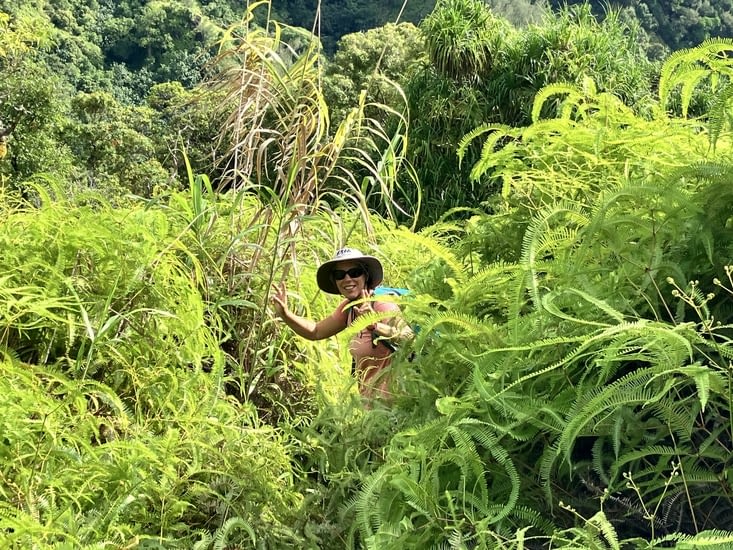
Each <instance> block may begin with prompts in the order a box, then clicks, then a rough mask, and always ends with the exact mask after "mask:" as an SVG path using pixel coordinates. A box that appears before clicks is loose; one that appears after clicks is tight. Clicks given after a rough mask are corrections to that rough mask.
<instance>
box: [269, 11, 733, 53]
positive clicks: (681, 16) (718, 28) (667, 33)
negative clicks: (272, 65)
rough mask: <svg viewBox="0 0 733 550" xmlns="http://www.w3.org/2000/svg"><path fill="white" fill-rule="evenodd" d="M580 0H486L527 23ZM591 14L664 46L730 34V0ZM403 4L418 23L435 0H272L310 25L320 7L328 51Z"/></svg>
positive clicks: (286, 15)
mask: <svg viewBox="0 0 733 550" xmlns="http://www.w3.org/2000/svg"><path fill="white" fill-rule="evenodd" d="M585 2H586V0H512V1H507V0H486V4H487V5H488V6H489V7H490V8H491V9H492V10H493V11H494V12H495V13H496V14H497V15H500V16H502V17H507V18H508V19H510V20H511V21H512V22H513V23H515V24H518V23H522V22H525V21H533V20H535V18H536V17H537V15H538V12H539V11H541V10H543V9H546V8H549V9H553V10H555V11H558V10H561V9H562V8H563V7H565V6H567V5H571V6H572V5H579V4H584V3H585ZM588 3H589V4H590V5H591V6H592V7H593V11H594V13H595V14H596V15H597V16H599V17H603V16H604V15H605V14H606V12H607V11H608V9H609V8H610V9H611V10H617V9H623V10H624V11H625V12H626V14H627V17H631V18H633V19H635V20H637V21H638V22H639V24H640V25H641V26H642V28H644V29H645V31H646V32H647V33H649V34H650V35H651V36H652V37H653V40H654V41H656V42H658V43H659V44H660V45H663V46H664V47H665V48H667V49H668V50H672V51H674V50H678V49H680V48H689V47H691V46H694V45H696V44H699V43H700V42H702V41H703V40H705V39H706V38H710V37H712V36H731V35H733V2H732V1H731V0H639V1H635V2H632V1H630V0H613V1H610V2H609V1H604V0H590V2H588ZM403 4H404V11H402V16H401V17H399V20H400V21H409V22H412V23H419V22H420V21H421V20H422V19H423V18H424V17H425V16H426V15H427V14H429V13H430V12H431V11H432V10H433V8H434V7H435V4H436V1H435V0H408V1H407V2H402V1H397V0H389V1H382V2H370V1H368V0H353V1H350V2H347V3H344V2H342V1H340V0H322V1H321V2H316V0H275V1H274V2H273V6H274V7H275V9H277V10H278V12H279V13H280V14H281V15H282V17H283V19H284V20H286V21H289V22H291V23H293V24H296V25H301V26H305V27H307V28H313V24H314V22H315V21H316V18H315V13H316V6H317V5H320V7H321V10H320V21H319V28H320V31H321V35H322V37H323V39H324V44H326V46H327V48H328V49H329V50H332V49H333V47H334V46H335V43H336V42H337V41H338V39H339V38H340V37H341V36H343V35H345V34H349V33H352V32H357V31H363V30H366V29H370V28H374V27H378V26H382V25H384V24H385V23H390V22H396V21H397V20H398V16H399V15H400V10H401V9H402V7H403Z"/></svg>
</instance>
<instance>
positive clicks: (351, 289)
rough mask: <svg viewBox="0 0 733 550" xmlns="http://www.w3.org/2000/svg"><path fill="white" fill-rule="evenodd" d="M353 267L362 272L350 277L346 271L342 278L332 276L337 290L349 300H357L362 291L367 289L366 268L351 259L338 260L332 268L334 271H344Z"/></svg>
mask: <svg viewBox="0 0 733 550" xmlns="http://www.w3.org/2000/svg"><path fill="white" fill-rule="evenodd" d="M355 268H358V269H361V271H362V274H361V275H359V276H358V277H353V278H352V277H351V275H349V274H348V273H346V274H345V276H344V277H343V278H342V279H338V278H337V277H334V281H335V282H336V287H337V288H338V289H339V292H340V293H341V295H342V296H343V297H344V298H347V299H349V300H357V299H359V298H361V297H362V292H363V291H364V290H367V284H366V279H367V274H366V270H365V269H364V267H363V266H362V265H361V264H359V263H357V262H352V261H345V262H339V263H337V264H336V267H335V268H334V273H337V272H339V271H342V272H345V271H349V270H352V269H355Z"/></svg>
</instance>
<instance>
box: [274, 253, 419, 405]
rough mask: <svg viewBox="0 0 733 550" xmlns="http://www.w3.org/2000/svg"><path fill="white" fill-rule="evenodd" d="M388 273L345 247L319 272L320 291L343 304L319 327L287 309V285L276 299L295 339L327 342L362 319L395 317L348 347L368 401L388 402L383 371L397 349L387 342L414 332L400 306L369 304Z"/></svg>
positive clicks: (370, 328) (373, 326) (368, 330)
mask: <svg viewBox="0 0 733 550" xmlns="http://www.w3.org/2000/svg"><path fill="white" fill-rule="evenodd" d="M383 273H384V272H383V270H382V264H381V263H380V262H379V260H378V259H377V258H375V257H374V256H365V255H364V254H362V253H361V252H360V251H359V250H356V249H355V248H342V249H341V250H339V251H338V252H336V254H335V256H334V257H333V259H331V260H329V261H327V262H325V263H323V264H322V265H321V266H320V267H319V268H318V271H317V273H316V281H317V282H318V287H319V288H320V289H321V290H323V291H324V292H327V293H329V294H340V295H341V296H343V298H344V300H343V301H342V302H341V303H340V304H339V305H338V307H337V308H336V309H335V310H334V312H333V313H331V315H329V316H328V317H326V318H325V319H321V320H320V321H317V322H316V321H313V320H311V319H306V318H304V317H300V316H298V315H295V314H294V313H293V312H292V311H290V310H289V309H288V301H287V289H286V288H285V283H281V284H280V286H279V287H278V288H277V290H276V292H275V294H274V295H273V296H272V303H273V306H274V308H275V312H276V313H277V315H278V316H279V317H280V318H281V319H282V320H283V321H285V324H286V325H288V326H289V327H290V328H291V329H292V330H293V331H294V332H295V333H296V334H298V335H299V336H302V337H303V338H307V339H308V340H322V339H324V338H329V337H330V336H333V335H335V334H338V333H339V332H341V331H342V330H344V329H345V328H346V327H348V326H349V325H351V324H352V323H353V322H354V321H355V320H356V319H357V318H358V317H360V316H362V315H367V314H369V313H373V312H379V313H384V312H394V313H395V316H394V317H392V318H389V319H382V320H380V321H378V322H376V323H372V324H370V325H368V326H367V327H366V328H364V329H362V330H361V331H359V332H358V333H357V334H356V335H355V336H354V337H353V338H352V339H351V342H350V344H349V351H350V352H351V356H352V358H353V363H352V364H353V368H354V371H355V374H356V375H357V378H358V380H359V392H360V393H361V395H362V396H363V397H366V398H371V397H376V396H379V397H389V391H388V390H387V380H386V377H385V376H383V372H382V371H383V370H384V369H385V368H386V367H387V366H389V363H390V359H391V354H392V350H393V349H394V348H393V347H391V346H389V345H388V342H389V341H390V340H392V341H395V340H399V339H403V338H405V337H406V336H408V335H409V334H410V332H411V331H410V329H409V327H407V326H406V324H405V323H403V322H401V320H400V319H399V315H398V314H399V312H400V308H399V307H398V306H397V305H396V304H394V303H392V302H378V301H373V300H371V299H370V298H371V296H372V294H373V292H374V289H375V288H376V287H377V286H378V285H379V284H380V283H381V282H382V278H383ZM361 300H363V301H361ZM359 301H361V302H359ZM355 302H359V303H355ZM385 342H387V343H385Z"/></svg>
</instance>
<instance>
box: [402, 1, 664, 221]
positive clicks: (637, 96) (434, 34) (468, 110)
mask: <svg viewBox="0 0 733 550" xmlns="http://www.w3.org/2000/svg"><path fill="white" fill-rule="evenodd" d="M483 9H484V11H485V15H484V18H485V19H486V22H485V23H484V27H483V30H482V34H481V35H478V34H476V40H478V37H479V36H481V39H482V40H483V41H484V44H483V45H481V46H479V45H478V43H477V44H475V45H473V46H472V47H471V49H468V50H467V51H466V55H468V54H469V53H470V52H473V53H472V54H471V55H477V54H478V53H479V51H480V48H486V50H487V51H488V52H490V53H491V63H490V64H485V65H484V68H483V69H481V70H482V71H484V72H481V71H478V70H477V69H476V68H475V67H474V69H471V70H468V69H467V68H464V69H461V70H458V69H456V70H454V71H453V72H451V73H449V74H448V75H447V76H448V77H447V76H446V75H444V74H442V73H441V69H440V66H438V65H435V63H433V64H430V65H427V66H425V67H424V68H423V70H422V71H418V72H416V73H415V76H414V77H413V78H412V79H411V80H410V82H409V83H408V85H407V87H406V95H407V98H408V105H409V107H410V112H411V113H420V114H424V113H427V114H428V115H427V116H419V117H417V118H415V117H413V118H412V122H411V128H410V132H411V134H410V135H411V139H412V141H413V142H414V143H416V146H415V147H413V149H412V150H411V153H410V155H409V156H408V160H409V161H410V163H411V164H412V165H413V166H415V167H416V169H417V176H418V179H419V181H420V182H421V185H422V193H423V197H422V201H423V204H424V206H423V209H422V211H423V218H422V223H430V222H433V221H435V220H437V219H440V216H442V215H443V214H444V213H446V212H449V211H451V210H452V209H458V208H460V207H464V206H467V205H471V206H477V207H483V210H484V211H487V210H488V211H490V210H491V208H492V207H491V205H490V204H488V203H489V201H491V199H492V197H493V196H494V195H495V194H496V192H497V191H498V187H499V184H498V178H497V177H496V175H495V174H493V173H492V172H491V171H484V174H485V176H484V177H482V178H471V177H469V167H470V166H472V165H473V164H474V163H475V162H476V161H477V160H478V159H479V158H480V156H481V150H480V149H479V148H478V147H476V146H475V145H473V144H472V145H470V146H469V147H466V148H463V150H462V152H461V157H460V158H459V157H457V156H456V155H455V148H454V146H453V144H456V143H459V142H460V140H461V138H462V137H463V136H464V135H465V134H467V133H469V132H470V131H472V130H473V129H475V128H476V127H478V126H479V125H482V124H496V125H502V124H503V125H507V126H511V127H520V126H524V125H527V124H529V123H530V121H531V120H532V118H531V117H532V106H533V100H534V96H535V94H536V93H538V92H539V90H540V89H543V88H544V87H546V86H549V85H551V84H558V85H559V84H570V85H581V84H583V82H586V81H587V79H588V78H591V79H592V80H593V82H595V83H596V84H595V85H596V87H597V89H598V91H599V92H608V93H613V94H614V95H616V96H617V97H619V98H620V99H621V100H622V101H623V102H624V103H625V104H626V105H628V106H629V107H630V108H632V109H634V110H635V111H636V112H640V113H649V112H650V111H651V107H652V101H651V76H652V69H653V64H652V63H651V62H650V61H649V60H648V59H647V57H646V55H645V54H644V52H643V51H642V50H641V48H640V46H639V44H638V43H637V42H636V38H635V37H636V36H637V32H636V29H634V28H633V27H630V26H629V25H628V24H627V23H626V22H624V21H623V20H621V19H620V18H618V17H616V16H614V15H613V14H609V16H608V17H607V18H606V19H605V20H604V21H603V22H602V23H599V22H598V21H597V20H596V19H595V18H594V17H593V16H592V14H591V13H590V11H589V9H588V8H585V9H576V10H569V9H568V10H565V11H563V12H561V13H560V14H558V15H554V16H548V17H547V18H546V19H544V20H543V22H542V24H539V25H531V26H528V27H527V28H525V29H522V30H516V29H513V28H511V27H510V26H509V25H508V23H506V22H505V21H503V20H501V19H499V18H497V17H494V16H493V15H490V12H488V11H486V8H483ZM454 11H456V10H454V9H453V8H452V7H451V4H450V3H445V4H440V5H439V6H438V7H437V8H436V11H435V12H434V13H433V14H432V15H431V19H429V20H426V21H425V23H424V24H423V26H422V27H421V28H422V29H423V31H424V32H425V33H426V41H427V42H428V44H430V43H431V41H433V42H435V43H436V44H437V43H438V42H437V41H439V40H443V39H444V38H445V37H446V36H452V34H451V33H453V32H456V31H457V30H460V28H461V27H460V26H458V27H455V28H454V27H453V26H452V25H453V24H452V23H451V21H452V19H451V17H452V16H453V15H452V14H454ZM443 12H445V15H444V16H441V14H442V13H443ZM429 21H432V23H431V24H430V25H428V22H429ZM487 22H492V23H491V24H488V23H487ZM470 36H473V35H470ZM457 44H460V42H457ZM451 51H452V50H451V49H450V48H448V47H447V46H443V47H441V50H440V57H441V58H444V60H443V61H441V62H440V63H441V66H442V65H444V64H446V63H448V62H449V60H450V63H454V64H455V67H463V66H464V65H465V64H466V62H465V61H460V59H462V58H461V57H460V56H461V55H464V54H462V53H461V52H460V48H458V49H457V50H456V51H455V52H454V53H455V54H456V55H457V56H458V57H456V58H455V59H453V58H451V56H452V55H453V54H452V53H451ZM451 59H452V60H451ZM487 59H488V58H487ZM471 63H472V64H473V65H476V63H477V62H471ZM482 63H483V62H482ZM476 66H477V65H476ZM466 67H468V66H466ZM459 74H462V75H465V77H463V78H458V75H459ZM556 108H557V105H556V104H555V103H549V102H548V103H546V104H543V114H544V115H546V116H551V115H552V114H554V113H555V112H556V111H555V109H556ZM461 159H462V162H461Z"/></svg>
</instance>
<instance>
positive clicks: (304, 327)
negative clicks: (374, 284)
mask: <svg viewBox="0 0 733 550" xmlns="http://www.w3.org/2000/svg"><path fill="white" fill-rule="evenodd" d="M359 265H360V264H359V263H358V262H354V261H351V260H345V261H343V262H338V263H337V264H336V266H335V267H336V269H343V270H344V271H346V270H348V269H351V268H352V267H358V266H359ZM336 287H337V288H338V290H339V292H340V293H341V295H342V296H343V297H344V298H346V299H348V300H349V301H354V300H359V299H364V300H365V301H364V302H363V303H361V304H358V305H356V306H354V311H355V312H356V316H357V317H358V316H359V315H366V314H367V313H372V312H374V308H373V307H372V303H371V302H370V301H369V300H368V298H369V297H370V296H371V290H369V288H368V287H367V284H366V274H364V275H361V276H359V277H357V278H355V279H352V278H351V277H350V276H349V275H346V277H344V278H343V279H341V280H340V281H336ZM271 301H272V305H273V307H274V308H275V313H277V316H278V317H280V318H281V319H282V320H283V321H285V324H286V325H288V326H289V327H290V328H291V329H292V330H293V332H295V334H297V335H298V336H302V337H303V338H306V339H308V340H323V339H324V338H329V337H331V336H334V335H335V334H338V333H339V332H341V331H342V330H344V328H346V327H345V326H344V325H343V324H342V323H340V322H338V320H336V319H334V318H333V317H326V318H325V319H322V320H320V321H313V320H312V319H306V318H305V317H300V316H299V315H295V314H294V313H293V312H292V311H290V310H289V309H288V293H287V288H286V286H285V283H284V282H283V283H280V285H279V286H278V287H276V288H275V293H274V294H273V295H272V297H271ZM374 330H375V331H376V332H377V333H378V334H380V335H382V336H392V335H393V333H394V329H393V328H392V326H390V325H388V324H386V323H376V324H375V326H374Z"/></svg>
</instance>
